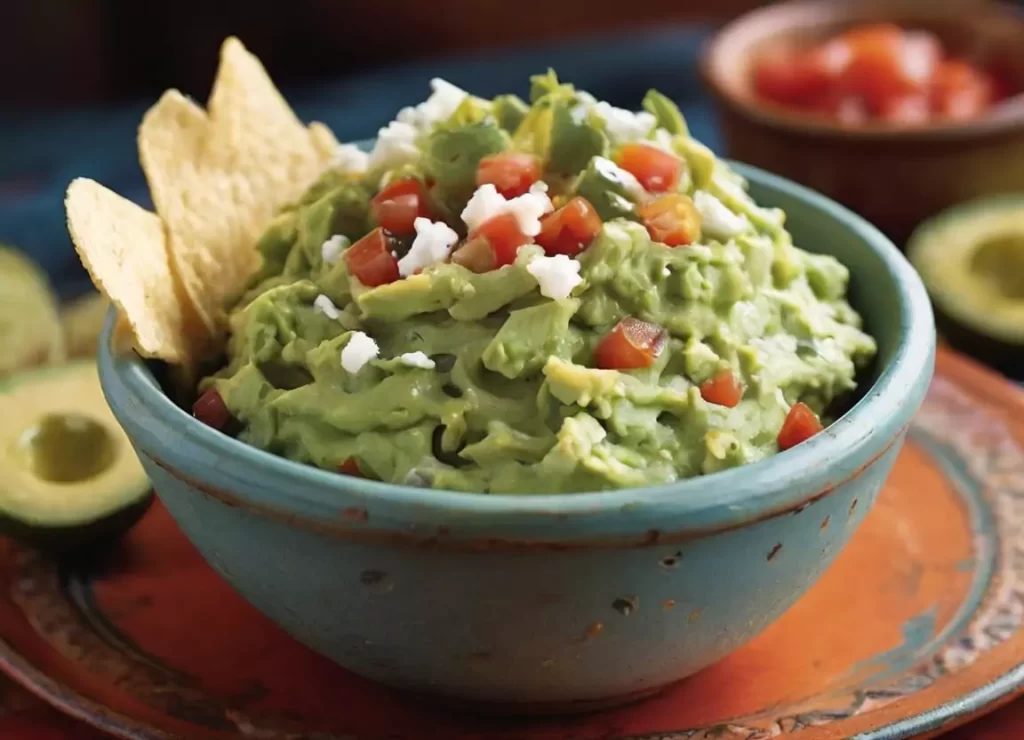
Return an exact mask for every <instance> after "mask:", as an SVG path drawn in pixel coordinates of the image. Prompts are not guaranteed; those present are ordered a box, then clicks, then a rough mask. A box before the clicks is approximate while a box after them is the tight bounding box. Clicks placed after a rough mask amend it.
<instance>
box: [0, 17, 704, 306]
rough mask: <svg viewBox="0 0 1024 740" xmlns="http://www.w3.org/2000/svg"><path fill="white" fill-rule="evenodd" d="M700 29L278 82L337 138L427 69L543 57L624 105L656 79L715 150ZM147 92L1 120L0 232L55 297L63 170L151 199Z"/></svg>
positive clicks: (356, 129) (398, 97)
mask: <svg viewBox="0 0 1024 740" xmlns="http://www.w3.org/2000/svg"><path fill="white" fill-rule="evenodd" d="M709 30H710V29H708V28H705V27H695V26H689V27H674V28H668V29H663V30H659V31H656V32H644V33H632V34H627V35H623V34H616V35H605V36H599V37H592V38H590V39H587V40H581V41H576V42H572V43H565V44H557V45H555V44H545V45H537V46H533V47H519V48H517V49H514V50H508V51H500V52H491V53H486V54H474V55H471V56H460V57H450V58H445V59H438V60H432V61H429V62H421V63H417V64H414V65H403V66H396V67H391V68H385V69H380V70H377V71H374V72H371V73H365V74H360V75H358V76H353V77H351V78H347V79H341V80H338V81H336V82H333V83H329V84H322V85H317V86H315V87H307V88H302V89H290V90H285V91H284V92H285V95H286V96H287V97H288V99H289V100H290V101H291V103H292V105H293V106H294V107H295V109H296V111H297V112H298V113H299V115H300V116H301V117H302V118H303V119H305V120H320V121H324V122H325V123H327V124H328V125H329V126H330V127H331V128H332V129H333V130H334V132H335V133H336V134H337V136H338V138H339V139H341V140H342V141H350V140H355V139H361V138H367V137H370V136H373V135H374V134H375V133H376V131H377V129H378V128H380V127H381V126H383V125H385V124H386V123H387V122H388V121H390V120H391V119H392V118H393V117H394V115H395V113H396V112H397V111H398V109H399V108H400V107H401V106H403V105H408V104H411V103H416V102H419V101H421V100H423V99H424V98H425V97H426V96H427V94H428V93H429V86H428V81H429V80H430V78H431V77H434V76H441V77H444V78H445V79H448V80H450V81H452V82H454V83H455V84H457V85H460V86H462V87H464V88H466V89H468V90H470V91H472V92H474V93H476V94H478V95H481V96H485V97H490V96H493V95H496V94H498V93H502V92H508V91H513V92H517V93H519V94H520V95H524V96H525V95H526V92H527V87H528V77H529V75H531V74H534V73H536V72H543V71H544V70H545V69H546V68H547V67H549V66H550V67H553V68H555V69H556V70H557V71H558V73H559V75H560V76H561V77H562V78H563V79H565V80H567V81H570V82H573V83H575V84H576V85H577V86H579V87H581V88H583V89H586V90H589V91H590V92H591V93H593V94H594V95H596V96H597V97H598V98H599V99H604V100H608V101H610V102H612V103H613V104H617V105H620V106H623V107H629V108H633V109H635V108H637V107H638V106H639V104H640V99H641V97H642V96H643V94H644V92H645V91H646V90H647V89H648V88H649V87H656V88H658V89H659V90H661V91H662V92H664V93H665V94H666V95H668V96H670V97H672V98H673V99H675V100H676V101H678V102H679V103H680V105H681V107H682V109H683V112H684V114H685V115H686V117H687V120H688V121H689V123H690V127H691V129H692V130H693V133H694V135H695V136H696V137H697V138H699V139H701V140H702V141H704V142H705V143H707V144H708V145H709V146H711V147H712V148H717V146H718V143H719V140H718V137H717V136H716V132H715V125H714V121H713V116H712V113H711V110H710V101H709V100H708V99H707V98H706V96H705V93H704V91H703V90H702V87H701V83H700V80H699V76H698V72H697V59H698V56H699V53H700V49H701V47H702V45H703V43H704V42H705V41H706V39H707V37H708V35H709ZM243 41H244V39H243ZM210 72H211V75H212V74H213V70H211V71H210ZM270 72H271V74H273V70H270ZM186 92H189V91H186ZM152 102H153V101H140V102H139V103H137V104H132V105H125V106H121V107H117V108H103V109H88V110H72V111H65V112H61V113H51V114H47V115H38V114H36V115H33V114H31V113H29V114H24V115H16V116H14V117H13V118H11V117H8V118H7V119H6V120H4V121H2V122H0V242H5V243H9V244H14V245H16V246H18V247H21V248H22V249H24V250H25V251H27V252H28V253H30V254H31V255H32V257H33V258H35V259H36V260H37V261H38V262H39V263H40V264H42V265H43V267H44V268H45V269H46V270H47V271H48V272H49V274H50V275H51V277H52V279H53V281H54V284H55V285H56V286H57V288H58V290H59V291H60V292H61V293H62V294H63V295H64V296H65V297H70V296H73V295H74V294H75V293H77V292H80V291H82V290H83V289H84V288H85V287H86V286H87V284H88V283H87V278H86V276H85V272H84V270H83V269H82V267H81V265H80V264H79V263H78V260H77V258H76V257H75V254H74V251H73V248H72V246H71V243H70V240H69V238H68V235H67V229H66V226H65V222H64V209H63V195H64V189H65V188H66V187H67V184H68V182H70V181H71V179H72V178H74V177H78V176H87V177H92V178H94V179H96V180H99V181H100V182H102V183H103V184H105V185H107V186H108V187H110V188H112V189H114V190H116V191H118V192H119V193H121V194H123V195H125V196H127V197H129V198H132V199H133V200H135V201H137V202H139V203H140V204H142V205H145V206H146V207H151V203H150V201H149V197H148V194H147V193H146V189H145V183H144V180H143V177H142V172H141V170H140V168H139V164H138V158H137V153H136V147H135V131H136V127H137V126H138V123H139V121H140V120H141V119H142V114H143V112H144V111H145V109H146V108H147V107H148V106H149V105H150V104H151V103H152Z"/></svg>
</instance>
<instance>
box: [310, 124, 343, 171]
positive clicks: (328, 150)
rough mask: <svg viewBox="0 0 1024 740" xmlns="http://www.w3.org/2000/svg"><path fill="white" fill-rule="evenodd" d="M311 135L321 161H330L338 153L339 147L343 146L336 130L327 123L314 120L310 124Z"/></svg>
mask: <svg viewBox="0 0 1024 740" xmlns="http://www.w3.org/2000/svg"><path fill="white" fill-rule="evenodd" d="M309 136H310V138H311V139H312V140H313V147H314V148H315V149H316V152H317V154H318V155H319V156H320V159H321V161H323V162H327V163H330V162H331V161H332V160H333V159H334V157H335V156H336V155H337V154H338V148H339V147H341V144H340V143H339V142H338V139H337V137H336V136H335V135H334V132H333V131H331V129H330V128H329V127H328V126H327V125H326V124H323V123H320V122H319V121H313V123H311V124H309Z"/></svg>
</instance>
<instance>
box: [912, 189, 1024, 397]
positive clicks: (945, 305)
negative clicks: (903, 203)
mask: <svg viewBox="0 0 1024 740" xmlns="http://www.w3.org/2000/svg"><path fill="white" fill-rule="evenodd" d="M907 256H908V257H909V258H910V261H911V263H912V264H913V265H914V267H915V268H917V271H918V272H919V273H920V274H921V279H922V280H923V281H924V283H925V286H926V287H927V288H928V293H929V295H930V296H931V299H932V303H933V305H934V308H935V317H936V323H937V324H938V329H939V333H940V334H941V335H942V336H943V337H944V338H945V339H946V340H947V341H948V342H949V343H950V344H951V345H952V346H953V347H955V348H956V349H959V350H961V351H962V352H965V353H967V354H969V355H971V356H973V357H976V358H977V359H979V360H981V361H982V362H984V363H986V364H988V365H990V366H992V367H994V368H995V369H997V370H999V371H1000V372H1002V373H1003V374H1005V375H1007V376H1009V377H1011V378H1016V379H1024V194H1019V195H1003V196H995V197H986V198H980V199H978V200H974V201H969V202H967V203H964V204H962V205H959V206H955V207H953V208H951V209H949V210H947V211H944V212H942V213H941V214H939V215H938V216H936V217H934V218H932V219H930V220H928V221H926V222H925V223H923V224H921V226H919V227H918V228H917V230H916V231H915V232H914V234H913V236H911V238H910V241H909V243H908V244H907Z"/></svg>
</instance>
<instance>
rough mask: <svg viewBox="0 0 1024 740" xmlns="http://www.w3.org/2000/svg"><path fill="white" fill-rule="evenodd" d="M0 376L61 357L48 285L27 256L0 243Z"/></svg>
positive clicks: (61, 338)
mask: <svg viewBox="0 0 1024 740" xmlns="http://www.w3.org/2000/svg"><path fill="white" fill-rule="evenodd" d="M0 296H3V300H2V301H0V347H2V348H3V352H0V376H2V375H5V374H7V373H11V372H15V371H17V370H21V369H22V368H26V367H34V366H38V365H52V364H55V363H59V362H62V361H63V360H64V357H65V348H64V330H63V328H62V326H61V323H60V317H59V315H58V313H57V301H56V298H55V297H54V295H53V291H52V290H51V289H50V284H49V282H48V281H47V279H46V276H45V275H44V274H43V272H42V270H40V269H39V267H37V266H36V265H35V263H33V262H32V261H31V260H30V259H28V258H27V257H25V256H24V255H23V254H22V253H21V252H19V251H17V250H15V249H12V248H10V247H6V246H3V245H0Z"/></svg>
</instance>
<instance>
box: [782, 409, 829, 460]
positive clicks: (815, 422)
mask: <svg viewBox="0 0 1024 740" xmlns="http://www.w3.org/2000/svg"><path fill="white" fill-rule="evenodd" d="M822 429H824V427H823V426H822V425H821V421H820V420H819V419H818V416H817V414H815V413H814V412H813V411H811V408H810V406H808V405H807V404H805V403H803V402H802V401H797V402H796V403H794V404H793V405H792V406H791V407H790V409H789V413H788V414H786V420H785V421H784V422H783V423H782V429H781V430H779V436H778V437H777V441H778V443H779V449H780V450H788V449H789V448H791V447H796V446H797V445H798V444H800V443H801V442H806V441H807V440H808V439H810V438H811V437H813V436H814V435H815V434H817V433H818V432H820V431H821V430H822Z"/></svg>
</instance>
